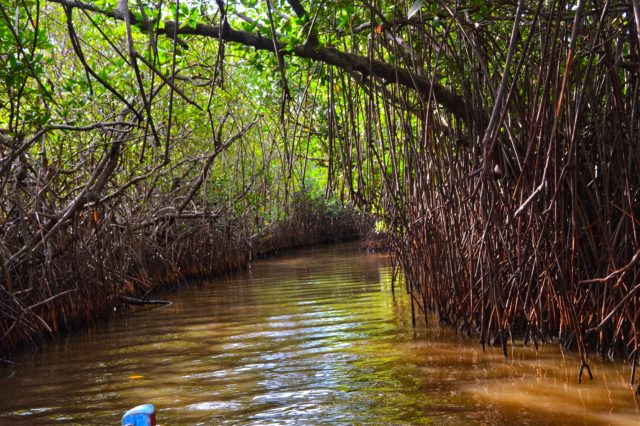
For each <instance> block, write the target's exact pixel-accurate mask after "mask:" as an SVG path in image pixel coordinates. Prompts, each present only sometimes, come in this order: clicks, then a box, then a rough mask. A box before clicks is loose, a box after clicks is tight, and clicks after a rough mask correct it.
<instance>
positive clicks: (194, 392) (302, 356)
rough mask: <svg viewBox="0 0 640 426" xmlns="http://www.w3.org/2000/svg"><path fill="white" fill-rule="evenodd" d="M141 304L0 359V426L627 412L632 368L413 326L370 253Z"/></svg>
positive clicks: (636, 418) (569, 420)
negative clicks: (489, 345) (145, 409)
mask: <svg viewBox="0 0 640 426" xmlns="http://www.w3.org/2000/svg"><path fill="white" fill-rule="evenodd" d="M158 297H159V298H165V299H170V300H172V301H173V302H174V304H173V305H171V306H166V307H161V308H154V309H145V310H141V311H138V312H135V313H133V314H132V315H130V316H128V317H126V318H124V319H118V320H112V321H110V322H109V323H107V324H102V325H98V326H95V327H93V328H91V329H90V330H88V331H84V332H79V333H74V334H71V335H69V336H66V337H64V338H62V339H60V340H57V341H55V342H52V343H49V344H48V345H47V347H45V348H44V349H43V350H42V351H39V352H36V353H31V354H24V355H22V356H20V357H18V358H17V359H15V361H16V364H15V365H14V366H11V367H0V395H1V396H0V425H5V424H6V425H49V424H79V425H88V424H101V425H115V424H119V423H118V422H119V419H120V417H121V415H122V413H123V412H124V411H125V410H126V409H128V408H130V407H132V406H134V405H137V404H141V403H146V402H151V403H153V404H155V406H156V408H157V417H158V422H159V424H161V425H195V424H202V425H218V424H256V425H258V424H261V425H276V424H300V425H308V424H339V423H341V424H390V425H396V424H433V423H435V424H639V423H640V408H639V407H640V401H639V399H638V397H637V396H635V395H634V392H633V391H632V390H631V389H630V388H629V384H628V380H629V375H630V368H628V367H627V366H625V365H622V364H615V365H612V364H601V363H598V362H593V367H592V369H593V372H594V375H595V378H594V380H593V381H588V380H587V383H584V384H582V385H577V383H576V378H577V377H576V376H577V371H578V365H579V363H578V360H577V359H576V358H575V356H574V355H570V354H569V355H562V354H561V353H560V352H559V351H558V350H557V348H556V347H555V346H552V345H549V346H548V347H545V348H544V349H543V350H541V351H538V352H536V351H535V350H534V349H532V348H526V349H523V348H512V349H513V350H512V356H511V357H510V358H509V359H506V360H505V359H504V357H503V356H502V355H501V352H500V351H498V350H496V351H494V350H489V351H487V352H485V353H483V352H482V349H481V347H480V346H479V345H478V344H477V342H476V340H475V339H464V338H462V337H459V336H456V335H455V334H454V333H452V332H451V331H450V330H449V329H447V328H439V327H437V326H436V325H434V324H433V321H431V322H430V323H429V324H428V325H425V324H424V322H422V323H420V324H419V326H418V328H417V330H416V332H414V330H413V329H412V327H411V308H410V304H409V302H408V299H407V297H406V294H404V292H403V291H401V289H396V292H395V295H394V294H392V292H391V268H390V265H389V260H388V258H387V257H385V256H383V255H362V254H360V253H359V252H358V250H357V246H356V245H340V246H332V247H320V248H312V249H306V250H302V251H298V252H295V253H291V254H286V255H283V256H279V257H274V258H270V259H266V260H261V261H257V262H255V263H254V264H253V265H252V267H251V269H250V270H249V271H246V272H240V273H235V274H232V275H229V276H227V277H223V278H216V279H214V280H211V281H208V282H203V283H201V284H199V285H191V286H189V287H187V288H183V289H179V290H175V291H172V292H167V293H165V294H162V295H159V296H158Z"/></svg>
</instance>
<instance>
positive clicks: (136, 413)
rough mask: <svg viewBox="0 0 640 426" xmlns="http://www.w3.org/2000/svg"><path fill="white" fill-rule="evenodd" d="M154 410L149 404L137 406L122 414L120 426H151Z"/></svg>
mask: <svg viewBox="0 0 640 426" xmlns="http://www.w3.org/2000/svg"><path fill="white" fill-rule="evenodd" d="M153 414H154V408H153V405H151V404H143V405H138V406H137V407H134V408H132V409H131V410H129V411H127V412H126V413H124V416H122V426H153V423H152V421H151V419H152V418H153Z"/></svg>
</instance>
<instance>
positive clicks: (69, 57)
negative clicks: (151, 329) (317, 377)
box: [0, 0, 640, 424]
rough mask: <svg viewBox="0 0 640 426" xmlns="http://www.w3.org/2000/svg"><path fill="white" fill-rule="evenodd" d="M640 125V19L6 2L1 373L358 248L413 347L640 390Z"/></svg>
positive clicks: (589, 1)
mask: <svg viewBox="0 0 640 426" xmlns="http://www.w3.org/2000/svg"><path fill="white" fill-rule="evenodd" d="M639 116H640V0H529V1H524V0H466V1H462V0H356V1H347V0H321V1H303V0H154V1H150V0H2V1H1V2H0V337H1V340H0V360H1V361H0V364H2V365H1V366H0V368H4V367H6V366H11V365H13V364H14V357H15V356H16V354H20V353H24V352H33V350H34V349H35V348H38V347H43V346H45V345H47V344H48V343H47V342H51V341H55V340H56V339H60V338H61V336H65V335H69V334H73V333H82V332H83V331H82V330H86V329H87V327H89V325H91V324H96V323H98V322H100V321H104V320H105V318H106V319H107V321H121V320H123V318H126V317H127V315H128V313H129V311H131V310H133V309H135V308H138V309H140V310H141V311H142V312H151V311H152V310H154V309H162V308H157V307H154V306H156V305H157V306H163V305H162V304H163V303H165V301H164V300H163V299H170V298H171V296H170V295H169V296H167V294H166V293H161V294H158V291H166V289H167V288H175V287H176V286H178V287H179V288H184V287H186V286H188V283H191V282H200V280H202V279H211V278H212V277H216V276H218V277H219V276H221V275H222V274H226V273H229V272H230V271H238V270H242V269H245V268H251V266H250V265H251V264H252V262H254V261H255V260H256V259H259V258H264V257H267V256H272V255H273V254H274V253H277V252H282V251H283V250H285V249H290V248H296V247H306V246H311V245H314V244H320V243H335V242H345V241H349V240H355V239H359V240H360V247H361V248H360V249H361V250H363V251H365V252H378V251H382V252H384V253H388V254H386V255H385V256H389V262H390V265H391V266H390V270H389V271H390V272H389V274H390V275H389V280H390V283H391V284H390V289H389V292H388V293H389V294H388V295H387V296H388V297H389V298H391V297H392V294H396V293H403V294H404V295H405V296H406V297H407V303H408V304H407V309H408V310H407V312H409V317H408V318H409V321H410V324H409V326H410V327H411V328H412V329H413V330H414V332H415V330H419V329H424V328H425V327H432V326H434V324H435V325H437V326H438V327H442V328H446V329H447V330H450V332H452V333H454V334H456V335H458V336H464V338H465V339H467V340H468V341H470V342H472V343H473V344H474V345H476V346H478V348H480V351H481V352H482V351H485V350H486V351H499V352H500V353H501V354H502V356H504V357H507V358H509V357H510V356H511V352H512V351H513V350H514V348H516V347H522V346H526V347H529V348H531V350H532V351H537V350H542V349H541V348H543V347H549V346H553V347H555V348H558V347H559V348H560V350H561V351H562V352H563V353H566V354H567V356H572V357H576V359H578V360H579V362H578V364H577V367H576V368H575V369H574V370H572V373H571V374H572V380H573V381H574V382H575V383H580V382H581V383H583V385H584V384H585V382H591V381H592V380H594V379H597V371H592V370H594V369H593V368H592V367H593V362H594V361H595V360H598V362H601V361H602V360H607V361H608V362H615V363H618V364H622V365H625V366H626V367H625V368H627V369H628V370H625V371H626V373H625V375H626V376H625V379H624V380H625V386H627V387H629V386H631V388H632V389H633V391H634V392H636V393H638V394H640V371H638V372H637V371H636V368H637V366H638V365H639V364H640V117H639ZM322 253H324V252H320V254H318V256H320V257H322V256H324V254H322ZM332 256H333V255H332ZM332 256H327V257H326V259H327V263H329V262H338V260H336V258H335V257H332ZM345 256H347V255H345ZM348 256H352V254H349V255H348ZM370 256H381V255H380V254H375V255H370ZM358 259H359V258H358ZM376 259H378V258H377V257H376ZM354 261H355V260H354ZM358 261H359V260H358ZM310 262H311V261H310ZM286 265H287V264H286V263H285V264H284V266H282V268H283V271H285V270H286V267H287V266H286ZM320 266H321V265H318V267H320ZM327 268H328V269H329V266H327ZM258 270H259V269H258ZM361 272H362V271H360V272H359V273H361ZM277 273H278V272H277V271H276V272H274V274H276V275H277ZM282 273H283V274H285V272H282ZM299 273H302V272H299ZM336 273H337V272H336ZM256 274H257V272H256ZM385 276H386V275H385ZM185 283H187V284H185ZM214 285H220V286H224V285H225V284H224V283H221V284H214ZM241 288H243V289H245V287H241ZM354 288H355V290H353V291H354V292H356V293H357V291H360V290H358V288H359V287H357V286H356V287H354ZM259 289H260V291H265V292H267V291H268V290H267V289H263V288H262V287H259ZM296 289H297V287H296ZM245 290H246V289H245ZM246 291H247V292H248V293H251V292H250V291H249V290H246ZM256 291H258V290H256ZM283 291H284V290H283ZM287 291H288V290H287ZM292 291H293V290H292ZM295 291H296V292H297V291H303V290H302V289H299V290H298V289H297V290H295ZM336 291H337V290H336ZM345 291H346V290H345ZM234 294H235V293H234ZM292 294H294V293H292ZM349 294H351V296H353V294H352V293H349ZM295 295H296V296H292V300H297V299H295V298H296V297H298V295H299V293H295ZM351 296H349V297H351ZM247 297H249V296H248V295H247ZM345 297H346V296H345ZM393 297H395V296H393ZM237 298H238V300H237V303H239V304H242V303H243V302H242V300H243V296H242V294H238V295H237ZM394 300H395V299H394ZM167 303H170V302H169V301H167ZM256 303H257V302H256ZM278 303H281V306H282V307H283V309H285V305H286V301H283V302H278ZM299 303H303V302H302V301H299ZM139 305H142V307H140V306H139ZM354 306H356V305H354ZM145 309H150V311H145ZM354 309H356V308H355V307H354ZM362 309H364V308H362ZM371 309H373V308H371ZM136 312H139V311H136ZM154 312H155V311H154ZM248 315H249V314H248ZM114 317H117V318H114ZM165 321H167V322H170V321H171V316H170V315H167V316H165ZM247 333H248V331H247ZM425 350H428V349H425ZM36 353H37V350H36ZM480 356H482V355H480ZM3 366H4V367H3ZM176 368H178V367H176ZM630 398H633V397H630ZM636 398H637V396H636ZM143 402H153V401H144V400H142V401H140V402H139V403H143ZM133 405H136V404H133ZM636 405H637V402H636ZM120 408H121V407H118V409H120ZM374 408H375V407H372V408H371V410H374ZM161 417H162V415H161V414H159V421H162V419H161ZM395 420H398V419H397V418H396V419H395ZM395 420H394V421H389V424H393V423H394V422H395ZM405 420H406V419H405ZM414 420H415V419H413V420H411V419H409V420H408V421H409V422H412V421H414ZM503 420H504V419H503ZM534 420H535V419H534ZM636 420H637V419H636ZM309 421H310V420H309V419H307V420H306V421H305V422H306V423H307V424H308V422H309ZM368 421H371V419H368V420H367V419H364V418H362V419H360V420H355V423H359V422H364V423H367V422H368ZM195 422H196V421H195V420H194V423H195ZM310 422H311V423H313V421H312V420H311V421H310ZM382 422H383V423H384V422H386V420H383V421H382ZM178 423H179V422H178ZM165 424H166V423H165Z"/></svg>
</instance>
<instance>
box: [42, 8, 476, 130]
mask: <svg viewBox="0 0 640 426" xmlns="http://www.w3.org/2000/svg"><path fill="white" fill-rule="evenodd" d="M47 1H49V2H50V3H56V4H60V5H63V6H66V7H70V8H78V9H83V10H88V11H92V12H95V13H98V14H101V15H104V16H108V17H111V18H113V19H117V20H121V21H124V16H123V14H122V12H120V11H118V10H114V11H107V10H103V9H100V8H98V7H97V6H95V5H93V4H88V3H82V2H80V1H76V0H47ZM130 19H131V24H132V25H138V26H140V29H141V30H142V31H144V27H143V25H144V24H143V23H142V22H138V21H137V20H136V18H135V17H134V16H133V15H131V16H130ZM156 31H158V33H160V34H163V35H166V36H169V37H173V35H174V33H177V34H179V35H195V36H201V37H211V38H221V37H222V39H223V40H224V41H226V42H234V43H239V44H242V45H244V46H247V47H253V48H254V49H256V50H265V51H269V52H273V53H275V52H276V47H277V49H278V50H279V51H280V52H281V53H282V54H289V55H293V56H297V57H299V58H307V59H311V60H315V61H319V62H324V63H326V64H328V65H333V66H335V67H337V68H340V69H343V70H346V71H350V72H351V71H357V72H359V73H360V74H362V75H363V76H365V77H376V78H380V79H382V80H384V81H385V82H386V83H396V84H399V85H402V86H405V87H409V88H411V89H414V90H416V91H418V92H419V93H420V94H421V95H423V96H424V97H425V98H426V97H427V96H429V93H430V91H433V95H434V97H435V100H436V102H438V103H439V104H440V105H442V107H444V108H445V109H446V110H447V111H448V112H450V113H451V114H453V115H454V116H456V117H457V118H459V119H460V120H462V121H464V122H467V124H471V120H472V117H473V116H474V114H472V111H468V110H467V108H468V107H467V103H466V101H465V99H464V97H463V96H461V95H460V94H458V93H455V92H452V91H450V90H449V89H447V88H445V87H444V86H441V85H439V84H437V83H433V84H432V83H431V81H430V79H429V78H427V77H425V76H422V75H418V74H414V73H412V72H410V71H408V70H406V69H401V68H397V67H394V66H393V65H391V64H388V63H386V62H382V61H378V60H369V58H367V57H365V56H361V55H356V54H353V53H345V52H341V51H339V50H337V49H334V48H332V47H322V46H310V45H301V46H296V47H295V48H293V49H292V50H288V49H286V47H287V46H286V44H285V43H282V42H280V41H279V40H276V41H275V42H274V40H272V39H270V38H267V37H262V36H261V35H260V34H256V33H251V32H247V31H238V30H234V29H232V28H228V27H227V28H226V29H225V30H224V31H222V30H221V28H220V27H219V26H214V25H206V24H198V25H196V27H195V28H192V27H190V26H188V25H187V26H183V27H182V28H177V29H176V23H175V22H174V21H165V22H164V28H158V29H157V30H156Z"/></svg>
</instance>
